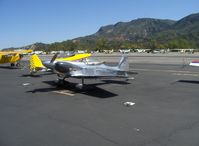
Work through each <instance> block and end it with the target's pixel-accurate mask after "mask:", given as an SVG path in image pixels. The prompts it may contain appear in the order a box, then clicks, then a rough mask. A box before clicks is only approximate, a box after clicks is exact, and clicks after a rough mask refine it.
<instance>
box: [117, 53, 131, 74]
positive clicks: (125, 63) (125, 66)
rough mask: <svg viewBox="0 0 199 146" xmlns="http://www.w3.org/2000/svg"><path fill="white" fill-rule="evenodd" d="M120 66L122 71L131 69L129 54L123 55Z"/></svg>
mask: <svg viewBox="0 0 199 146" xmlns="http://www.w3.org/2000/svg"><path fill="white" fill-rule="evenodd" d="M118 68H119V69H120V70H122V71H129V63H128V56H126V55H125V56H122V58H121V59H120V61H119V63H118Z"/></svg>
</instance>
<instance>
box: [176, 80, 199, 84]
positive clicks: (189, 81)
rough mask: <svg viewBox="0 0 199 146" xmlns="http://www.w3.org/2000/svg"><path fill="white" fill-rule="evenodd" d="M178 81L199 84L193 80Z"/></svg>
mask: <svg viewBox="0 0 199 146" xmlns="http://www.w3.org/2000/svg"><path fill="white" fill-rule="evenodd" d="M178 82H180V83H190V84H199V81H193V80H179V81H178Z"/></svg>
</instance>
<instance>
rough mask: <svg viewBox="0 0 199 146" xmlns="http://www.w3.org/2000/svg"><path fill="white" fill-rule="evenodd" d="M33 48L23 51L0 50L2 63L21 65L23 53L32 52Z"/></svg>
mask: <svg viewBox="0 0 199 146" xmlns="http://www.w3.org/2000/svg"><path fill="white" fill-rule="evenodd" d="M31 52H32V50H22V51H0V64H5V63H10V65H11V66H12V67H13V66H17V67H20V65H21V64H20V62H19V61H20V60H21V59H22V57H23V55H25V54H28V53H31Z"/></svg>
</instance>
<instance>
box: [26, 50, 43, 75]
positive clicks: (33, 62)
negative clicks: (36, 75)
mask: <svg viewBox="0 0 199 146" xmlns="http://www.w3.org/2000/svg"><path fill="white" fill-rule="evenodd" d="M44 68H45V67H44V66H43V64H42V62H41V60H40V59H39V57H38V56H37V55H36V54H34V55H32V56H30V72H37V71H39V70H42V69H44Z"/></svg>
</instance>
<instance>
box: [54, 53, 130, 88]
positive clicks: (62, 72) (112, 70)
mask: <svg viewBox="0 0 199 146" xmlns="http://www.w3.org/2000/svg"><path fill="white" fill-rule="evenodd" d="M54 69H55V71H56V73H57V75H58V77H59V83H63V81H64V80H65V79H66V78H69V77H71V78H80V79H82V83H81V84H78V85H77V87H78V88H82V87H83V85H84V79H86V78H107V77H108V78H125V79H128V74H127V72H128V71H129V64H128V57H127V56H122V58H121V60H120V61H119V63H118V65H117V66H108V65H105V64H104V63H101V64H88V63H86V62H75V61H74V62H70V61H64V62H57V63H55V64H54Z"/></svg>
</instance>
